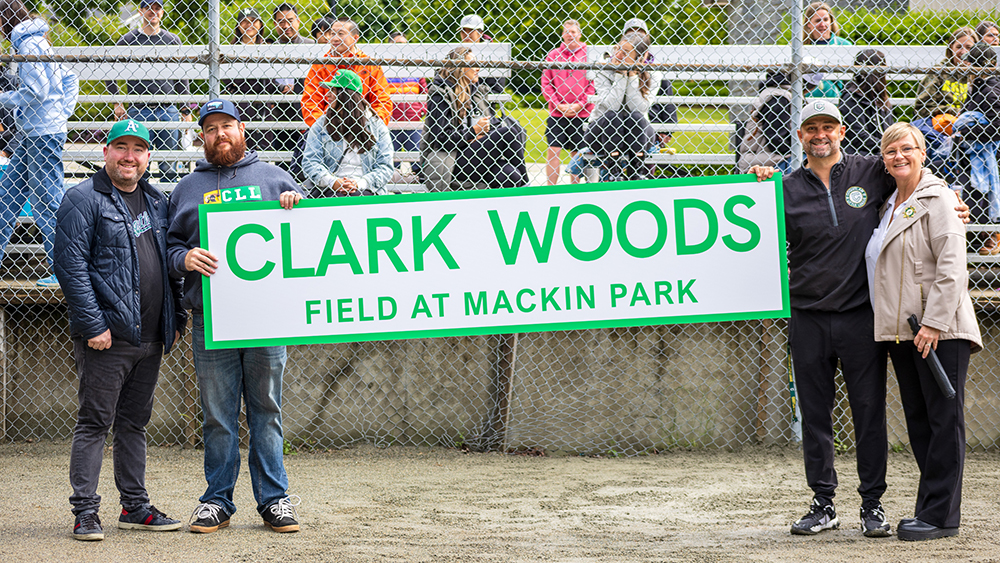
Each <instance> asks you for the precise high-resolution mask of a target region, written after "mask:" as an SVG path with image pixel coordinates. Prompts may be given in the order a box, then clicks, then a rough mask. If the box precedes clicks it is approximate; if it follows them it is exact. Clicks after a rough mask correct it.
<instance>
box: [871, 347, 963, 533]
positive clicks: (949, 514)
mask: <svg viewBox="0 0 1000 563" xmlns="http://www.w3.org/2000/svg"><path fill="white" fill-rule="evenodd" d="M889 355H890V356H891V357H892V367H893V368H895V370H896V379H897V380H898V381H899V396H900V398H901V399H902V401H903V412H904V413H906V431H907V433H908V434H909V435H910V448H911V449H912V450H913V457H915V458H916V459H917V467H919V468H920V485H919V487H918V489H917V506H916V509H915V510H914V516H916V517H917V518H919V519H921V520H923V521H924V522H927V523H928V524H931V525H934V526H938V527H939V528H957V527H958V524H959V520H960V518H961V505H962V472H963V470H964V468H965V375H966V373H967V372H968V370H969V356H970V355H971V345H970V344H969V341H968V340H941V341H939V342H938V347H937V355H938V358H939V359H940V360H941V365H942V366H943V367H944V372H945V373H946V374H947V375H948V379H950V380H951V384H952V385H953V386H954V387H955V398H954V399H946V398H945V397H944V395H943V394H941V390H940V389H939V388H938V386H937V383H936V382H935V381H934V376H933V375H932V374H931V371H930V368H929V367H928V366H927V361H926V360H924V359H923V358H921V357H920V353H919V352H918V351H917V348H916V346H914V345H913V341H912V340H911V341H909V342H900V343H899V344H890V345H889Z"/></svg>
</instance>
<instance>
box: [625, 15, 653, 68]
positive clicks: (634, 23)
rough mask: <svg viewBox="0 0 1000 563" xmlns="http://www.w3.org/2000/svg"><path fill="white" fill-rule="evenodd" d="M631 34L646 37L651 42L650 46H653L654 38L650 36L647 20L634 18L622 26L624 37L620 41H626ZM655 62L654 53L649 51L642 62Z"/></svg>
mask: <svg viewBox="0 0 1000 563" xmlns="http://www.w3.org/2000/svg"><path fill="white" fill-rule="evenodd" d="M629 33H639V34H641V35H644V36H645V37H646V40H647V41H649V44H650V45H652V44H653V36H652V35H650V33H649V26H648V25H646V22H645V20H641V19H639V18H632V19H630V20H628V21H627V22H625V25H624V26H622V36H621V37H619V38H618V40H619V41H620V40H622V39H625V36H626V35H628V34H629ZM654 61H655V58H654V57H653V53H651V52H649V51H647V52H646V56H645V57H644V58H643V60H642V62H644V63H651V62H654Z"/></svg>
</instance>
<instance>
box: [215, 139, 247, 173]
mask: <svg viewBox="0 0 1000 563" xmlns="http://www.w3.org/2000/svg"><path fill="white" fill-rule="evenodd" d="M246 153H247V141H246V138H244V137H243V136H242V135H241V136H240V137H239V138H238V139H231V140H230V143H229V147H227V148H220V147H219V142H218V141H216V142H215V144H213V145H212V146H208V145H205V160H207V161H209V162H211V163H212V164H214V165H216V166H232V165H234V164H236V163H237V162H239V161H241V160H243V157H244V156H246Z"/></svg>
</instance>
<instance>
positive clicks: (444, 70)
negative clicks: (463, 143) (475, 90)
mask: <svg viewBox="0 0 1000 563" xmlns="http://www.w3.org/2000/svg"><path fill="white" fill-rule="evenodd" d="M445 59H447V60H449V61H469V60H473V61H474V60H476V56H475V55H474V54H473V53H472V49H470V48H468V47H464V46H463V47H455V48H454V49H452V50H451V51H449V52H448V54H447V55H446V56H445ZM438 76H440V77H441V78H444V79H445V80H451V81H452V82H454V83H455V112H456V113H458V116H459V117H465V115H466V113H467V112H466V106H468V105H469V99H470V98H472V87H471V84H472V81H471V80H469V77H467V76H466V75H465V67H459V66H452V67H441V68H440V69H438Z"/></svg>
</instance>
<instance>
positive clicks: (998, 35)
mask: <svg viewBox="0 0 1000 563" xmlns="http://www.w3.org/2000/svg"><path fill="white" fill-rule="evenodd" d="M976 35H978V36H979V40H980V41H982V42H983V43H986V44H987V45H992V46H994V47H996V46H998V45H1000V28H998V27H997V24H996V23H994V22H991V21H989V20H983V21H981V22H979V25H977V26H976Z"/></svg>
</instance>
